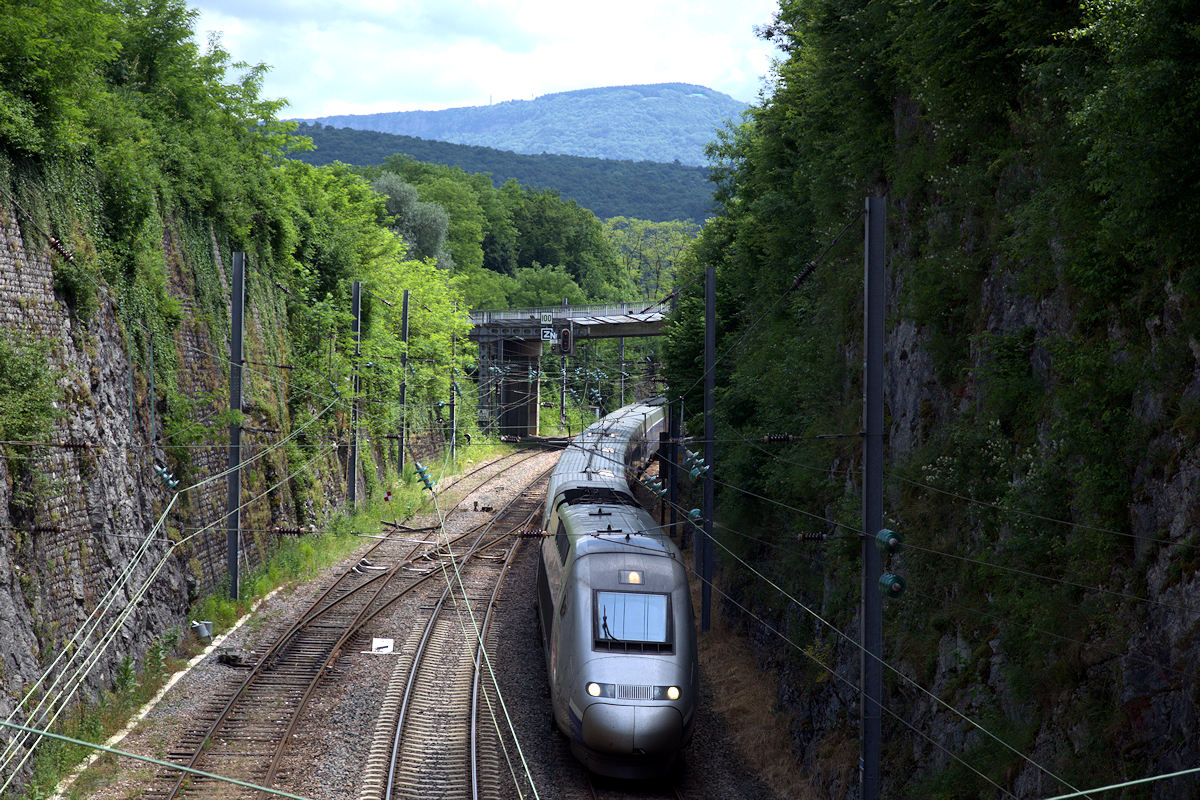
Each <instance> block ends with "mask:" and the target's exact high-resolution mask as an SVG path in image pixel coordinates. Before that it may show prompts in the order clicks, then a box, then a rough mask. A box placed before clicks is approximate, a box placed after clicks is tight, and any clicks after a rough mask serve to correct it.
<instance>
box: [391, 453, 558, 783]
mask: <svg viewBox="0 0 1200 800" xmlns="http://www.w3.org/2000/svg"><path fill="white" fill-rule="evenodd" d="M551 469H553V467H551V468H550V469H547V470H546V471H545V472H543V473H542V474H540V475H539V476H538V477H537V478H535V479H534V480H532V481H530V482H529V483H528V484H527V485H526V486H525V488H524V489H522V490H521V492H518V493H517V494H516V495H515V496H514V497H513V499H512V500H510V501H509V502H508V503H506V504H505V505H504V507H503V508H502V509H500V511H498V512H497V513H496V515H495V517H494V518H493V520H492V521H491V522H489V523H488V524H487V525H486V526H485V527H484V529H483V530H482V531H479V537H478V538H477V539H476V541H475V543H474V544H473V545H472V546H471V548H470V549H469V550H468V552H467V553H466V554H464V557H463V560H464V563H465V561H466V560H467V559H469V558H471V557H473V556H474V555H476V554H477V553H478V552H479V551H481V550H483V549H486V547H490V546H491V545H494V544H495V543H496V542H497V541H499V540H493V541H492V542H491V543H489V544H488V545H486V546H484V547H481V546H480V542H481V541H482V539H483V537H484V536H485V535H486V534H487V532H488V530H489V529H490V528H491V527H492V525H493V524H494V523H495V521H496V520H498V519H499V518H500V517H501V516H502V515H503V514H504V513H505V512H506V511H507V510H508V509H509V507H511V506H512V505H513V504H515V503H516V502H517V501H518V500H519V499H521V497H522V495H523V494H524V493H525V491H527V490H528V489H529V487H530V486H533V485H535V484H537V483H539V482H540V481H541V480H542V479H543V478H545V477H546V475H548V474H549V473H550V471H551ZM540 510H541V509H540V508H537V507H535V509H534V510H533V512H532V513H530V514H529V516H528V517H526V524H527V523H528V521H529V520H530V519H532V518H533V517H534V516H535V515H536V514H537V513H539V512H540ZM453 589H454V584H453V583H452V582H447V585H446V588H445V589H444V590H443V591H442V594H441V597H440V598H439V599H438V602H437V605H436V606H435V607H434V609H433V611H432V612H431V613H430V615H429V622H428V623H426V625H425V630H424V632H423V633H422V635H421V641H420V643H419V644H418V645H417V648H416V652H415V653H414V655H413V663H412V667H411V668H410V669H409V673H408V682H407V684H406V685H405V689H404V700H403V701H402V702H401V704H400V710H399V713H398V715H397V718H396V733H395V737H394V738H393V741H392V753H391V757H390V759H389V762H388V779H387V784H386V789H385V791H384V795H383V797H384V800H390V798H391V796H392V790H393V788H395V779H396V765H397V762H398V761H399V758H400V745H401V742H402V741H403V739H404V729H405V724H406V722H407V720H408V709H409V706H410V700H411V698H412V695H413V685H414V684H415V683H416V678H417V673H418V672H419V671H420V667H421V662H422V658H423V657H424V655H425V651H426V649H427V647H428V644H429V640H430V637H431V635H432V633H433V629H434V626H435V625H436V623H437V619H438V617H439V615H440V614H441V610H442V608H443V607H444V606H445V603H446V600H447V599H448V598H449V597H450V594H451V592H452V590H453Z"/></svg>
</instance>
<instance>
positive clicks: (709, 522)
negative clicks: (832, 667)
mask: <svg viewBox="0 0 1200 800" xmlns="http://www.w3.org/2000/svg"><path fill="white" fill-rule="evenodd" d="M716 362H717V271H716V269H715V268H714V267H709V268H708V269H706V270H705V273H704V463H705V465H707V466H708V473H707V474H706V475H705V476H704V542H703V558H702V562H701V572H700V579H701V580H700V630H701V631H702V632H703V631H707V630H708V629H709V627H710V625H711V624H712V576H713V542H712V535H713V516H714V515H715V513H716V489H717V487H716V482H715V480H714V477H715V476H714V475H713V472H714V470H713V460H714V459H715V457H716V439H717V431H716V419H715V418H714V414H713V392H714V390H715V389H716V384H717V378H716V371H717V370H716Z"/></svg>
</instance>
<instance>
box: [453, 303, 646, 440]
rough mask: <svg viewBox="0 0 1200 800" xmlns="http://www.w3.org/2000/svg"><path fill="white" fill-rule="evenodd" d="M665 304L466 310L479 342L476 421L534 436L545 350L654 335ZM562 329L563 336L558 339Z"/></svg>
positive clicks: (509, 431) (501, 429) (508, 431)
mask: <svg viewBox="0 0 1200 800" xmlns="http://www.w3.org/2000/svg"><path fill="white" fill-rule="evenodd" d="M666 311H667V306H666V305H665V304H664V303H649V304H648V303H647V302H646V301H644V300H642V301H637V302H630V303H608V304H605V305H584V306H569V305H565V304H564V305H561V306H541V307H537V308H510V309H503V310H484V311H473V312H471V325H472V328H471V333H470V338H471V339H472V340H473V341H475V342H477V343H478V344H479V372H478V380H479V422H480V424H481V425H486V426H491V427H494V428H495V429H498V430H499V431H501V432H503V433H507V434H514V435H518V436H520V435H526V434H536V433H537V430H538V408H539V406H540V401H541V394H540V390H539V385H540V384H539V381H538V370H539V369H540V360H541V357H542V353H543V351H544V350H545V348H546V347H547V346H553V347H555V348H558V347H560V346H561V344H562V342H563V341H566V342H567V343H568V349H571V348H573V346H574V342H576V341H580V340H584V339H617V338H624V337H634V336H658V335H659V334H660V333H662V327H663V320H664V317H665V315H666ZM564 331H565V335H564Z"/></svg>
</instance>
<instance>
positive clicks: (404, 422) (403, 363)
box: [397, 289, 408, 474]
mask: <svg viewBox="0 0 1200 800" xmlns="http://www.w3.org/2000/svg"><path fill="white" fill-rule="evenodd" d="M402 308H403V310H402V311H401V312H400V341H401V342H403V343H404V350H403V351H401V353H400V457H399V460H398V463H397V469H399V470H400V473H401V474H403V473H404V448H405V446H406V445H407V444H408V289H405V290H404V305H403V307H402Z"/></svg>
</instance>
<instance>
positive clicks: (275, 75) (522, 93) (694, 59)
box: [189, 0, 778, 118]
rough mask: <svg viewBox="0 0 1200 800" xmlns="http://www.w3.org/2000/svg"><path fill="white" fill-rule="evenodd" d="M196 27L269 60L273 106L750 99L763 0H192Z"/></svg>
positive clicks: (764, 56)
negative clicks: (704, 94)
mask: <svg viewBox="0 0 1200 800" xmlns="http://www.w3.org/2000/svg"><path fill="white" fill-rule="evenodd" d="M189 5H190V6H191V7H192V8H194V9H196V10H197V11H198V12H199V16H198V18H197V20H196V37H197V39H198V41H199V42H200V44H201V45H206V43H207V42H208V40H209V36H210V35H213V34H215V35H219V36H220V40H221V46H222V47H223V48H224V49H225V50H226V51H228V52H229V54H230V55H231V56H232V58H233V60H234V61H246V62H249V63H252V64H257V63H264V64H267V65H268V66H270V67H271V71H270V72H269V73H268V74H267V77H266V79H265V81H264V83H263V90H262V96H263V97H264V98H269V99H277V98H286V99H287V100H288V107H287V108H286V109H284V110H283V111H281V112H280V114H279V116H280V117H283V118H293V117H299V118H307V117H319V116H328V115H333V114H370V113H375V112H380V111H414V110H418V109H426V110H433V109H442V108H455V107H460V106H480V105H488V104H489V103H499V102H503V101H505V100H532V99H533V98H534V97H537V96H539V95H543V94H550V93H552V92H563V91H571V90H574V89H590V88H594V87H599V86H622V85H627V84H640V83H694V84H699V85H701V86H707V87H709V88H710V89H715V90H717V91H719V92H724V93H726V94H729V95H732V96H733V97H734V98H736V99H738V100H741V101H743V102H754V101H755V100H756V99H757V97H758V94H759V90H760V89H761V88H762V86H763V82H764V79H765V78H766V76H767V75H768V73H769V71H770V67H771V60H772V57H773V56H775V55H778V54H777V53H776V51H774V49H773V47H772V46H771V45H770V44H768V43H767V42H763V41H761V40H759V39H758V38H757V37H756V36H755V35H754V26H756V25H765V24H767V23H769V22H770V21H771V19H772V16H773V14H774V12H775V9H776V7H777V6H776V0H592V1H591V2H581V1H580V0H199V2H196V1H195V0H193V2H190V3H189Z"/></svg>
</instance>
